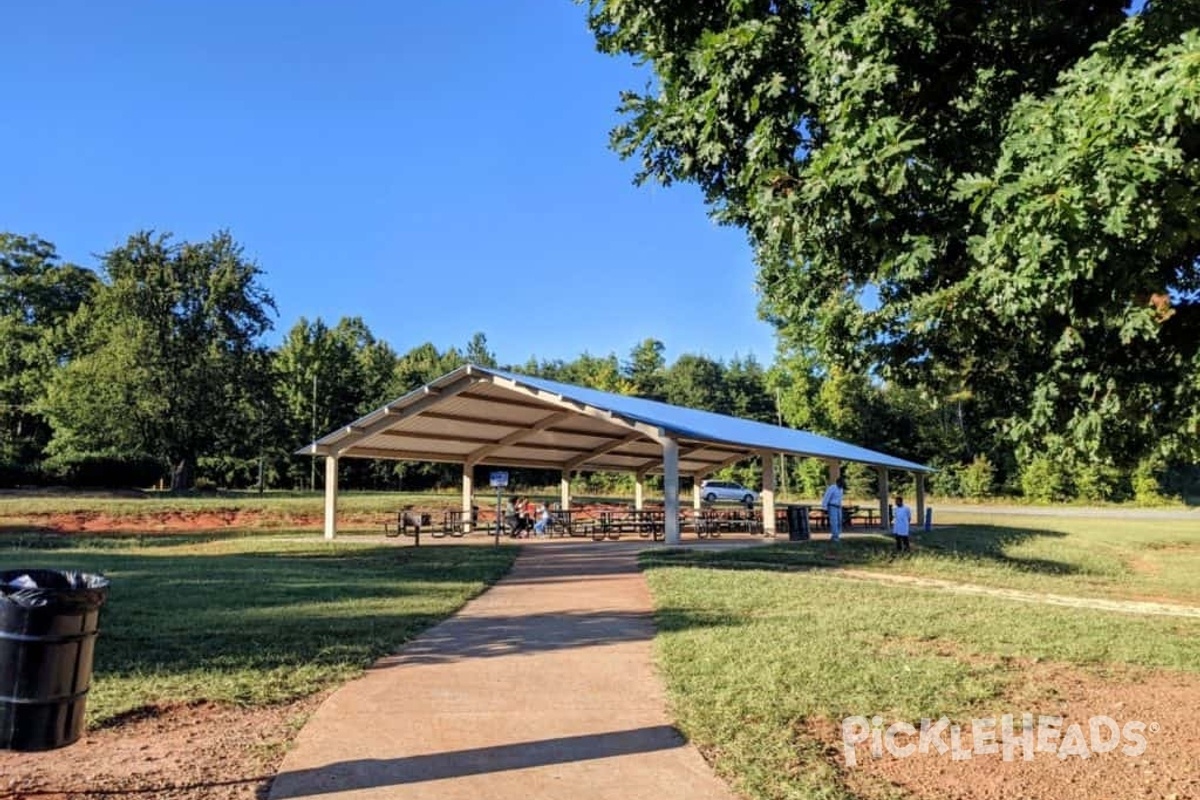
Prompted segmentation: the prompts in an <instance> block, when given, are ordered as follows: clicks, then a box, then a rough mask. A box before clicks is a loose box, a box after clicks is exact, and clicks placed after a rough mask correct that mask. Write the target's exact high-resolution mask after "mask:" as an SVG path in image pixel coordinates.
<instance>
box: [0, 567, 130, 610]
mask: <svg viewBox="0 0 1200 800" xmlns="http://www.w3.org/2000/svg"><path fill="white" fill-rule="evenodd" d="M22 577H27V578H28V579H29V580H32V581H33V583H34V584H36V588H29V587H25V586H22V585H20V584H19V583H16V582H17V581H20V580H21V579H22ZM108 586H109V581H108V578H105V577H104V576H103V575H93V574H91V573H87V572H76V571H74V570H68V571H59V570H54V569H13V570H8V571H6V572H0V603H13V604H15V605H18V606H20V607H21V608H43V607H45V606H48V605H52V604H53V605H54V606H55V607H56V608H63V609H76V608H97V607H99V606H101V605H103V604H104V601H105V599H106V598H107V597H108Z"/></svg>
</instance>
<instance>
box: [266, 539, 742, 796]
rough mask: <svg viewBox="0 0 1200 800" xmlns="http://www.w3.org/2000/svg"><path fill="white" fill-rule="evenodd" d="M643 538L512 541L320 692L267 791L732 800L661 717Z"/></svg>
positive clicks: (663, 709)
mask: <svg viewBox="0 0 1200 800" xmlns="http://www.w3.org/2000/svg"><path fill="white" fill-rule="evenodd" d="M715 544H717V546H720V543H715ZM646 546H647V545H646V544H645V543H639V542H606V543H593V542H589V543H577V542H558V541H555V542H535V543H531V544H530V545H528V546H526V547H525V548H524V551H523V552H522V554H521V555H520V557H519V558H518V560H517V563H516V565H515V566H514V569H513V571H512V573H510V574H509V575H508V576H507V577H506V578H504V579H503V580H502V581H500V582H499V583H497V584H496V585H495V586H494V587H492V588H491V589H490V590H489V591H487V592H485V593H484V594H483V595H481V596H480V597H478V598H476V599H475V600H473V601H471V602H470V603H468V604H467V605H466V606H465V607H464V608H463V609H462V611H460V612H459V613H458V614H457V615H455V616H454V617H451V618H450V619H448V620H446V621H445V622H443V623H441V624H440V625H438V626H436V627H434V628H432V629H430V630H429V631H427V632H426V633H425V634H424V635H422V636H420V637H418V638H417V639H415V640H413V641H412V642H410V643H409V644H408V645H407V646H406V647H405V648H404V649H403V650H402V651H401V652H400V653H398V654H397V655H395V656H391V657H389V658H386V659H384V660H383V661H381V662H380V663H379V664H377V665H376V666H375V667H374V668H372V669H371V670H370V671H369V672H368V673H367V674H366V675H365V676H364V677H362V678H360V679H358V680H355V681H352V682H351V683H349V684H347V685H346V686H344V687H342V688H341V689H339V690H338V691H337V692H335V693H334V694H333V695H332V696H330V698H329V699H328V700H327V701H326V702H325V703H324V704H323V705H322V706H321V707H320V708H319V709H318V710H317V712H316V714H314V715H313V717H312V718H311V719H310V720H309V722H308V724H307V725H306V726H305V727H304V729H303V730H302V731H301V732H300V735H299V737H298V738H297V740H296V744H295V747H294V749H293V750H292V751H291V752H290V753H288V755H287V757H286V758H285V759H284V762H283V764H282V766H281V767H280V771H279V774H278V775H277V777H276V778H275V782H274V784H273V786H272V788H271V793H270V797H271V798H294V797H320V798H338V799H339V800H341V799H342V798H346V799H347V800H348V799H349V798H418V797H420V798H445V800H458V799H460V798H461V800H467V798H470V800H480V798H487V800H503V799H504V798H519V800H536V798H556V800H557V799H560V798H570V800H591V799H592V798H613V799H614V800H616V799H617V798H622V799H623V798H647V799H648V800H649V798H655V799H656V800H669V799H670V798H681V799H682V798H688V799H689V800H710V799H711V800H717V799H718V798H720V800H733V798H734V797H735V796H734V795H733V794H732V793H731V792H730V790H729V789H728V788H727V787H726V786H725V784H724V783H723V782H722V781H720V780H719V779H718V778H716V777H715V776H714V775H713V773H712V771H711V770H710V769H709V767H708V765H707V764H706V763H705V762H704V760H703V759H702V758H701V757H700V754H699V753H698V752H697V751H696V750H695V748H693V747H692V746H690V745H688V744H687V743H686V742H685V741H684V740H683V738H682V737H681V736H680V734H679V732H678V731H676V730H675V728H673V727H672V726H671V721H670V718H669V717H668V716H667V712H666V703H665V700H666V698H665V695H664V690H663V687H662V684H661V682H660V680H659V678H658V675H657V673H656V671H655V667H654V664H653V660H652V650H651V644H652V642H651V640H652V638H653V636H654V626H653V618H652V615H651V604H650V594H649V590H648V588H647V587H646V584H645V581H644V580H643V578H642V576H641V575H640V573H639V572H638V570H637V568H636V563H635V560H636V554H637V552H638V551H639V550H641V549H644V548H645V547H646ZM726 546H728V545H726Z"/></svg>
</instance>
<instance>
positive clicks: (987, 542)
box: [690, 515, 1200, 604]
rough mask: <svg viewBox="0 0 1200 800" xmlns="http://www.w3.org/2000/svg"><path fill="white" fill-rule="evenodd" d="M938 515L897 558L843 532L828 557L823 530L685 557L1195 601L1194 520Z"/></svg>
mask: <svg viewBox="0 0 1200 800" xmlns="http://www.w3.org/2000/svg"><path fill="white" fill-rule="evenodd" d="M942 519H943V521H944V522H945V521H955V524H945V525H942V524H939V525H938V526H935V528H934V530H933V531H932V532H931V533H928V534H926V533H921V532H918V534H917V535H916V537H915V539H914V542H915V544H914V547H915V550H914V551H913V552H912V553H911V554H910V555H906V556H903V557H899V558H896V557H894V544H893V542H892V539H891V538H890V537H886V536H883V535H852V536H847V537H845V538H844V539H843V541H842V543H841V545H840V547H839V549H838V558H837V559H836V560H831V559H830V558H829V557H828V554H829V551H830V547H829V544H828V542H827V541H825V540H824V539H821V540H814V541H810V542H788V543H786V544H777V545H773V546H768V547H763V548H753V549H749V550H743V551H739V552H732V553H727V554H721V555H714V554H697V555H695V556H691V557H690V558H695V559H699V560H701V561H703V560H705V559H711V560H716V561H720V562H721V563H722V564H725V565H730V564H739V563H741V564H748V565H764V566H768V565H775V566H777V567H780V568H785V569H786V568H790V567H812V568H819V569H836V568H838V567H839V566H845V567H853V568H857V569H867V570H871V571H876V572H886V573H895V574H903V575H916V576H922V577H933V578H941V579H945V580H952V581H960V582H964V583H977V584H983V585H986V586H995V587H1002V588H1009V589H1021V590H1025V591H1033V592H1048V593H1052V594H1065V595H1080V596H1085V597H1091V596H1096V597H1107V598H1118V599H1121V598H1124V599H1153V600H1160V601H1166V602H1176V603H1184V604H1200V580H1197V576H1200V521H1195V522H1194V521H1190V520H1169V519H1152V520H1145V519H1112V518H1107V519H1106V518H1072V517H1017V516H1011V517H1007V518H1006V517H1002V516H999V515H993V516H990V517H987V518H986V519H987V520H988V522H989V523H990V524H980V523H979V522H978V521H976V520H977V519H978V518H976V517H971V516H958V517H952V516H951V515H942ZM958 520H961V523H959V522H957V521H958Z"/></svg>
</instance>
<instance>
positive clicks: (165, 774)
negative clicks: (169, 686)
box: [0, 695, 324, 800]
mask: <svg viewBox="0 0 1200 800" xmlns="http://www.w3.org/2000/svg"><path fill="white" fill-rule="evenodd" d="M323 699H324V695H320V696H317V697H311V698H308V699H305V700H301V701H299V702H296V703H292V704H290V705H286V706H279V707H275V708H267V709H242V708H234V707H230V706H221V705H216V704H212V703H198V704H195V705H188V706H173V707H167V708H150V709H146V710H144V711H142V712H138V713H135V714H130V715H127V716H126V717H125V718H124V719H123V720H122V721H120V722H118V723H116V724H114V725H111V726H107V727H105V728H101V729H99V730H92V731H89V732H88V733H87V734H85V735H84V737H83V738H82V739H80V740H79V741H78V742H76V743H75V744H73V745H71V746H70V747H64V748H61V749H59V750H51V751H48V752H44V753H14V752H8V751H0V798H2V800H76V799H77V798H79V799H81V800H82V798H96V797H101V796H108V795H121V796H128V797H134V798H136V797H145V798H156V799H157V798H162V799H163V800H247V799H248V798H265V797H266V796H267V791H268V790H269V788H270V783H271V780H272V779H273V778H274V776H275V771H276V769H277V768H278V766H279V762H280V761H282V760H283V755H284V753H285V752H286V750H287V745H288V743H290V742H291V740H292V739H293V738H294V737H295V735H296V733H297V732H298V731H299V729H300V727H301V726H302V725H303V722H304V721H305V720H306V719H307V718H308V716H309V714H311V713H312V712H313V711H314V710H315V709H316V707H317V705H318V704H320V702H321V700H323Z"/></svg>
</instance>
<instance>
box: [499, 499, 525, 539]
mask: <svg viewBox="0 0 1200 800" xmlns="http://www.w3.org/2000/svg"><path fill="white" fill-rule="evenodd" d="M522 508H524V503H523V502H522V499H521V498H520V497H518V498H515V499H514V498H512V497H510V498H508V503H507V504H506V505H505V506H504V522H505V524H506V525H508V535H509V536H511V537H513V538H514V539H516V538H518V537H519V536H520V535H521V534H522V533H524V532H525V531H526V530H527V529H528V521H527V520H526V519H525V516H524V515H523V514H522V513H521V509H522Z"/></svg>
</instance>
